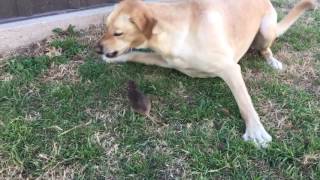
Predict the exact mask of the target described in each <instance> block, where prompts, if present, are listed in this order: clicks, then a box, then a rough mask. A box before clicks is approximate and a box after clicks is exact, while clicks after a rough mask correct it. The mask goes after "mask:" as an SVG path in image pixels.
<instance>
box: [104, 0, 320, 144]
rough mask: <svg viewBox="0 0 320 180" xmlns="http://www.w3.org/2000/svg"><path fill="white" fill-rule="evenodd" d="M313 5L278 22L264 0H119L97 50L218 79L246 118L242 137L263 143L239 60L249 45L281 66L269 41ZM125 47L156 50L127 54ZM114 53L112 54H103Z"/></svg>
mask: <svg viewBox="0 0 320 180" xmlns="http://www.w3.org/2000/svg"><path fill="white" fill-rule="evenodd" d="M313 7H315V1H314V0H302V1H300V2H299V3H298V4H297V5H296V6H295V7H294V8H293V9H292V10H291V11H290V12H289V14H288V15H287V16H286V17H285V18H284V19H283V20H282V21H280V22H279V23H277V13H276V11H275V9H274V7H273V6H272V4H271V3H270V1H269V0H184V1H183V0H182V1H174V2H173V1H170V2H159V3H145V2H143V1H141V0H124V1H122V2H120V3H119V4H118V5H117V6H116V8H115V9H114V11H113V12H112V13H111V14H110V15H109V16H108V18H107V20H106V27H107V30H106V33H105V34H104V36H103V37H102V38H101V40H100V41H99V48H100V52H101V53H103V58H104V60H105V61H106V62H126V61H132V62H139V63H144V64H148V65H158V66H161V67H167V68H174V69H177V70H179V71H181V72H183V73H185V74H187V75H189V76H191V77H201V78H205V77H216V76H218V77H220V78H222V79H223V80H224V81H225V82H226V83H227V85H228V86H229V87H230V89H231V91H232V93H233V95H234V97H235V99H236V102H237V104H238V106H239V108H240V112H241V115H242V117H243V119H244V120H245V123H246V131H245V134H244V135H243V138H244V140H246V141H248V140H250V141H253V142H254V143H256V144H257V145H258V146H262V147H264V146H266V145H267V144H268V142H270V141H271V139H272V138H271V136H270V135H269V134H268V133H267V131H266V130H265V129H264V127H263V125H262V124H261V122H260V119H259V116H258V114H257V112H256V110H255V108H254V106H253V104H252V101H251V98H250V96H249V94H248V91H247V88H246V85H245V82H244V80H243V78H242V75H241V69H240V66H239V65H238V62H239V60H240V58H241V57H242V56H243V55H244V54H245V53H246V51H247V50H248V49H249V47H250V46H251V45H253V46H254V47H255V48H256V49H258V50H259V51H260V52H261V54H262V55H263V56H264V58H265V59H266V60H267V62H268V63H269V64H270V65H271V66H272V67H274V68H276V69H282V63H281V62H279V61H278V60H277V59H275V58H274V57H273V55H272V52H271V50H270V46H271V44H272V42H273V41H274V40H275V38H276V37H278V36H280V35H281V34H283V33H284V32H285V31H286V30H287V29H288V28H289V27H290V26H291V25H292V24H293V23H294V21H296V20H297V18H298V17H299V16H300V15H301V14H302V13H303V12H304V11H305V10H308V9H311V8H313ZM130 48H151V49H153V50H154V51H155V53H142V52H128V50H129V49H130ZM115 52H116V53H117V56H116V57H112V58H107V57H106V56H105V54H110V53H115Z"/></svg>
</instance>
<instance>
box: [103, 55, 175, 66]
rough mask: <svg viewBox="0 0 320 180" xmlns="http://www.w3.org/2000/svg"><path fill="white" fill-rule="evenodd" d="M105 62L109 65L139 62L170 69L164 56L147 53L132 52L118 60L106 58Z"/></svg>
mask: <svg viewBox="0 0 320 180" xmlns="http://www.w3.org/2000/svg"><path fill="white" fill-rule="evenodd" d="M103 60H104V61H105V62H107V63H121V62H137V63H142V64H146V65H156V66H160V67H165V68H170V67H169V65H168V64H167V62H166V61H165V60H164V59H163V58H162V56H160V55H158V54H156V53H145V52H131V53H129V54H125V55H122V56H119V57H116V58H106V57H105V56H104V58H103Z"/></svg>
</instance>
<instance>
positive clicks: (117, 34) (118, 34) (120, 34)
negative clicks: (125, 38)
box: [113, 32, 123, 36]
mask: <svg viewBox="0 0 320 180" xmlns="http://www.w3.org/2000/svg"><path fill="white" fill-rule="evenodd" d="M113 35H114V36H122V35H123V33H118V32H116V33H113Z"/></svg>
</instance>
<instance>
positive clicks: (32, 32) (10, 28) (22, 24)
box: [0, 6, 113, 58]
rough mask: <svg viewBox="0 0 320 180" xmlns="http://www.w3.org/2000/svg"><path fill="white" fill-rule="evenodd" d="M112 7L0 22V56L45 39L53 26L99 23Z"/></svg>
mask: <svg viewBox="0 0 320 180" xmlns="http://www.w3.org/2000/svg"><path fill="white" fill-rule="evenodd" d="M112 8H113V6H108V7H102V8H96V9H91V10H83V11H79V12H72V13H66V14H60V15H54V16H48V17H40V18H36V19H30V20H24V21H18V22H12V23H6V24H0V58H1V56H2V57H3V56H6V55H8V54H10V53H11V52H12V51H14V50H15V49H17V48H19V47H23V46H27V45H29V44H31V43H33V42H37V41H40V40H42V39H45V38H46V37H48V36H50V35H51V34H52V30H53V29H55V28H62V29H66V28H67V27H68V26H69V25H70V24H72V25H75V26H76V27H77V28H80V29H81V28H87V27H89V25H99V24H101V23H102V22H103V19H104V16H105V15H106V14H108V13H109V12H110V11H111V10H112Z"/></svg>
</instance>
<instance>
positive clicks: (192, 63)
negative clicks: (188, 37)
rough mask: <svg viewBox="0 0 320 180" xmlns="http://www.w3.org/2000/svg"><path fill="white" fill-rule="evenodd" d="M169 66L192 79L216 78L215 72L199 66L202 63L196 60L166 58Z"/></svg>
mask: <svg viewBox="0 0 320 180" xmlns="http://www.w3.org/2000/svg"><path fill="white" fill-rule="evenodd" d="M166 61H167V64H168V66H169V67H170V68H173V69H176V70H178V71H180V72H182V73H184V74H186V75H188V76H190V77H198V78H207V77H214V76H215V74H214V73H213V72H208V71H207V70H206V69H205V68H202V67H201V66H199V64H197V63H200V62H197V60H196V59H189V58H188V59H187V60H186V59H183V58H177V57H168V58H166Z"/></svg>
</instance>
